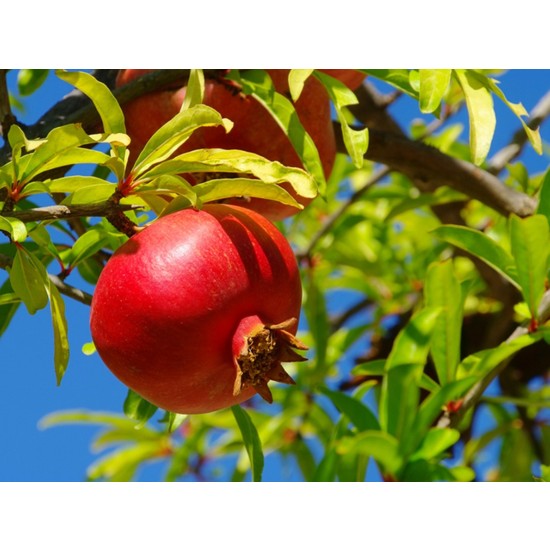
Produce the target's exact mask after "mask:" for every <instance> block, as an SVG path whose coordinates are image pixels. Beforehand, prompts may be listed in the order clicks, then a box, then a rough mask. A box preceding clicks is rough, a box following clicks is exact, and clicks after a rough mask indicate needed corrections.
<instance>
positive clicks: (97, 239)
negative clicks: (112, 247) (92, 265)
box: [63, 228, 110, 267]
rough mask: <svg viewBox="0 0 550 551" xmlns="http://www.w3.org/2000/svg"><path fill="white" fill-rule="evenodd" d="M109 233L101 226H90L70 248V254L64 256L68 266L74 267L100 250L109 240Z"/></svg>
mask: <svg viewBox="0 0 550 551" xmlns="http://www.w3.org/2000/svg"><path fill="white" fill-rule="evenodd" d="M109 239H110V237H109V235H108V234H107V233H106V232H105V230H104V229H101V228H90V229H89V230H88V231H87V232H86V233H84V234H82V235H81V236H80V237H79V238H78V239H77V240H76V241H75V242H74V244H73V246H72V247H71V248H70V249H69V251H68V254H66V255H64V256H63V260H64V262H65V264H66V265H67V266H71V267H74V266H76V265H77V264H78V263H79V262H82V261H83V260H86V258H89V257H90V256H92V255H94V254H95V253H97V252H98V251H100V250H101V249H102V248H103V247H104V246H105V245H106V244H107V243H108V242H109Z"/></svg>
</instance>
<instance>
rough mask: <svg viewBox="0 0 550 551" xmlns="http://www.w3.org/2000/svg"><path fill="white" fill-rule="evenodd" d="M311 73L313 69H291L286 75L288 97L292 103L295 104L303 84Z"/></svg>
mask: <svg viewBox="0 0 550 551" xmlns="http://www.w3.org/2000/svg"><path fill="white" fill-rule="evenodd" d="M312 73H313V69H291V70H290V73H289V74H288V87H289V90H290V97H291V98H292V101H293V102H294V103H296V102H297V101H298V99H299V98H300V95H301V93H302V90H303V89H304V84H305V83H306V80H307V79H308V78H309V77H310V75H311V74H312Z"/></svg>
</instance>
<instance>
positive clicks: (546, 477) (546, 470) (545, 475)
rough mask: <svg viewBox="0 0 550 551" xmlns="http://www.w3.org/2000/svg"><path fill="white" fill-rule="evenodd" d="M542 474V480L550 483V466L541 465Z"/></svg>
mask: <svg viewBox="0 0 550 551" xmlns="http://www.w3.org/2000/svg"><path fill="white" fill-rule="evenodd" d="M540 472H541V480H542V481H543V482H550V465H541V466H540Z"/></svg>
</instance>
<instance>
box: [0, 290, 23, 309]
mask: <svg viewBox="0 0 550 551" xmlns="http://www.w3.org/2000/svg"><path fill="white" fill-rule="evenodd" d="M19 302H21V299H20V298H19V297H18V296H17V295H16V294H15V293H3V294H1V295H0V306H3V305H5V304H18V303H19Z"/></svg>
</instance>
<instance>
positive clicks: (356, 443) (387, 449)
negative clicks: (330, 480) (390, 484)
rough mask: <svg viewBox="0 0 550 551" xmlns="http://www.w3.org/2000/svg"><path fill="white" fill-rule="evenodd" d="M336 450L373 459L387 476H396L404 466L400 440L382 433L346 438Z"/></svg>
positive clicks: (365, 432) (361, 434) (367, 433)
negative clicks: (400, 451)
mask: <svg viewBox="0 0 550 551" xmlns="http://www.w3.org/2000/svg"><path fill="white" fill-rule="evenodd" d="M336 449H337V451H338V453H340V454H349V453H355V454H357V453H361V454H364V455H368V456H370V457H373V458H374V459H375V460H376V461H377V462H378V463H379V464H380V465H381V466H382V470H383V471H384V473H385V474H386V473H387V474H395V473H396V472H397V471H398V470H399V469H400V467H401V466H402V464H403V458H402V457H401V455H400V453H399V442H398V440H397V439H396V438H395V437H394V436H392V435H390V434H387V433H385V432H382V431H377V430H368V431H364V432H361V433H359V434H357V435H355V436H345V437H343V438H342V439H341V440H340V443H339V444H338V446H337V448H336Z"/></svg>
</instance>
